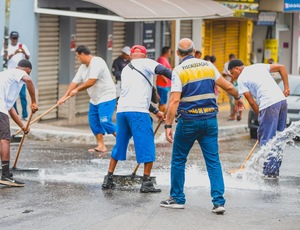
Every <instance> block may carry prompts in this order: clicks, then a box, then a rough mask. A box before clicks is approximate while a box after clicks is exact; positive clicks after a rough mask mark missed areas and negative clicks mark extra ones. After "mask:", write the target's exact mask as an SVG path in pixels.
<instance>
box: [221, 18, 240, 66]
mask: <svg viewBox="0 0 300 230" xmlns="http://www.w3.org/2000/svg"><path fill="white" fill-rule="evenodd" d="M225 28H226V31H225V35H226V38H225V52H224V55H225V56H224V59H225V60H224V61H225V62H227V61H228V56H229V54H234V55H235V56H236V57H238V56H239V52H240V44H239V43H240V38H239V36H240V21H226V27H225Z"/></svg>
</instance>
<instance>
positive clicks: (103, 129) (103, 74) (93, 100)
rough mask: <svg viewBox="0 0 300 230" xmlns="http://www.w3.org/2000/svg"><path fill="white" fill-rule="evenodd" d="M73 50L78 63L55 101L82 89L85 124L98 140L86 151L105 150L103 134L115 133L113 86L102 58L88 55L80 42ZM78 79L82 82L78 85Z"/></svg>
mask: <svg viewBox="0 0 300 230" xmlns="http://www.w3.org/2000/svg"><path fill="white" fill-rule="evenodd" d="M75 52H76V56H77V58H78V60H79V61H80V62H81V63H82V64H81V65H80V67H79V69H78V71H77V73H76V75H75V77H74V78H73V80H72V82H71V83H70V85H69V88H68V90H67V92H66V93H65V95H64V96H63V97H62V98H61V99H59V100H58V102H57V103H58V104H59V105H60V104H62V103H63V102H64V101H65V99H66V98H67V97H68V96H69V95H70V96H75V95H76V94H77V93H78V92H79V91H82V90H85V89H86V90H87V93H88V95H89V96H90V106H89V112H88V118H89V125H90V128H91V130H92V132H93V133H94V135H95V137H96V139H97V142H98V146H96V147H95V148H92V149H89V150H88V151H89V152H106V146H105V144H104V137H103V136H104V135H105V134H106V133H108V134H113V135H114V136H116V125H115V124H114V123H113V122H112V116H113V113H114V109H115V107H116V87H115V84H114V82H113V80H112V77H111V75H110V71H109V69H108V66H107V64H106V63H105V61H104V60H103V59H102V58H100V57H96V56H93V55H91V51H90V50H89V48H88V47H86V46H83V45H81V46H78V47H77V48H76V50H75ZM81 82H83V84H81V85H78V84H79V83H81Z"/></svg>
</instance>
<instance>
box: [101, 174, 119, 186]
mask: <svg viewBox="0 0 300 230" xmlns="http://www.w3.org/2000/svg"><path fill="white" fill-rule="evenodd" d="M115 186H116V184H115V183H114V181H113V176H112V175H111V176H108V175H106V176H105V177H104V181H103V183H102V189H111V188H114V187H115Z"/></svg>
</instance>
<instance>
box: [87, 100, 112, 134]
mask: <svg viewBox="0 0 300 230" xmlns="http://www.w3.org/2000/svg"><path fill="white" fill-rule="evenodd" d="M116 102H117V100H116V99H113V100H111V101H106V102H102V103H100V104H98V105H93V104H92V103H90V109H89V114H88V117H89V124H90V128H91V130H92V132H93V133H94V135H97V134H100V133H101V134H103V135H104V134H106V133H108V134H112V133H114V132H116V129H117V128H116V125H115V124H114V123H113V122H112V116H113V114H114V110H115V107H116Z"/></svg>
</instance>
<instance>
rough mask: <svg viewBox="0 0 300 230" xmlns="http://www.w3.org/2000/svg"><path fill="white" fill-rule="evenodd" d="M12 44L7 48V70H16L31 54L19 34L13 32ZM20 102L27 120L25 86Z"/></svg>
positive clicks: (23, 116)
mask: <svg viewBox="0 0 300 230" xmlns="http://www.w3.org/2000/svg"><path fill="white" fill-rule="evenodd" d="M9 38H10V41H11V43H10V44H9V45H8V47H7V59H8V61H7V69H15V68H16V67H17V65H18V62H19V61H20V60H22V59H26V60H29V56H30V52H29V50H28V48H27V46H26V45H25V44H22V43H19V42H18V39H19V33H18V32H17V31H12V32H11V33H10V36H9ZM1 55H2V56H3V55H4V50H3V49H2V51H1ZM20 100H21V106H22V118H23V120H27V117H28V113H27V99H26V86H25V85H23V87H22V89H21V91H20ZM14 107H15V110H16V111H17V113H18V110H17V104H16V103H15V104H14Z"/></svg>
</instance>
